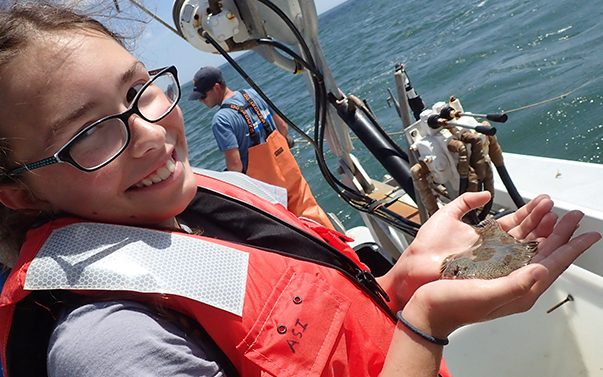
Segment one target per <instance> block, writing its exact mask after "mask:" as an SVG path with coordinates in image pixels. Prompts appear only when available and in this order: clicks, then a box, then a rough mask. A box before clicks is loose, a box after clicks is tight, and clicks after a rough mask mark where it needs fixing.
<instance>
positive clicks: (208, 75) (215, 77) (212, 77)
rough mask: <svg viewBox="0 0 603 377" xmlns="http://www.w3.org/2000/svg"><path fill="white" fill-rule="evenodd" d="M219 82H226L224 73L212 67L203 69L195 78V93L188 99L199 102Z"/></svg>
mask: <svg viewBox="0 0 603 377" xmlns="http://www.w3.org/2000/svg"><path fill="white" fill-rule="evenodd" d="M218 82H224V79H223V78H222V71H220V70H219V69H218V68H216V67H211V66H207V67H201V68H200V69H199V70H198V71H197V73H195V76H194V77H193V92H192V93H191V94H190V95H189V96H188V99H189V100H190V101H198V100H199V99H200V98H201V96H202V94H203V93H205V92H207V91H209V90H210V89H211V88H213V86H214V85H215V84H216V83H218Z"/></svg>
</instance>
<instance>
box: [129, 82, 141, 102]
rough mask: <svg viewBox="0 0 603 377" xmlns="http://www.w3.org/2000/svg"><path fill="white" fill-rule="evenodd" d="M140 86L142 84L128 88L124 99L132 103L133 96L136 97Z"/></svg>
mask: <svg viewBox="0 0 603 377" xmlns="http://www.w3.org/2000/svg"><path fill="white" fill-rule="evenodd" d="M142 87H143V84H138V85H134V86H133V87H131V88H130V89H128V93H126V101H128V103H132V101H134V98H135V97H136V95H137V94H138V92H140V89H142Z"/></svg>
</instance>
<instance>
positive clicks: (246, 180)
mask: <svg viewBox="0 0 603 377" xmlns="http://www.w3.org/2000/svg"><path fill="white" fill-rule="evenodd" d="M193 171H195V172H196V173H199V174H202V175H205V176H208V177H211V178H214V179H217V180H219V181H222V182H226V183H230V184H231V185H234V186H237V187H239V188H242V189H243V190H245V191H249V192H250V193H252V194H254V195H257V196H259V197H260V198H262V199H264V200H267V201H269V202H270V203H272V204H282V205H283V206H284V207H285V208H287V189H285V188H283V187H279V186H274V185H271V184H269V183H266V182H262V181H258V180H257V179H255V178H251V177H250V176H248V175H246V174H243V173H239V172H235V171H213V170H205V169H201V168H193Z"/></svg>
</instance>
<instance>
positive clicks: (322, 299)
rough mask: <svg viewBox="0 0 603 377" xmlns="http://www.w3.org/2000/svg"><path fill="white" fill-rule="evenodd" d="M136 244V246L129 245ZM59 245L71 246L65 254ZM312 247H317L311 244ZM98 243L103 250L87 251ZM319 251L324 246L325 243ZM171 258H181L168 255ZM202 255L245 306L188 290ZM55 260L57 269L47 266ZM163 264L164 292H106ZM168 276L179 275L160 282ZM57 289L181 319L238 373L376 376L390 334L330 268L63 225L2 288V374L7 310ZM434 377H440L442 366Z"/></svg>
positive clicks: (367, 300) (241, 195) (238, 195)
mask: <svg viewBox="0 0 603 377" xmlns="http://www.w3.org/2000/svg"><path fill="white" fill-rule="evenodd" d="M198 181H199V183H200V184H201V185H202V186H203V187H204V188H205V189H209V190H217V192H218V193H219V194H220V195H225V196H227V197H231V198H233V199H237V200H242V202H241V203H252V205H253V206H254V207H255V208H258V209H259V210H260V211H266V213H267V214H270V215H273V216H275V217H276V216H279V215H282V218H283V219H287V220H288V221H287V222H288V223H289V225H290V226H291V227H295V228H296V229H297V230H298V231H300V232H303V233H305V234H307V235H308V236H309V237H311V238H314V237H317V234H318V233H315V232H314V231H312V230H310V229H308V228H307V227H306V225H305V224H304V223H303V222H300V221H298V220H296V219H295V218H294V217H292V216H290V215H288V214H287V211H285V210H284V209H283V207H282V206H279V205H274V204H271V203H269V202H267V201H264V200H261V199H260V198H258V197H257V196H255V195H254V194H251V193H249V192H247V191H243V190H241V189H240V188H238V187H236V186H233V185H229V184H226V183H224V182H221V181H219V180H217V179H215V178H211V177H207V176H198ZM245 201H248V202H245ZM323 231H324V230H323ZM329 234H331V238H332V239H331V240H330V241H331V242H332V243H335V244H336V243H337V242H338V241H337V237H335V236H334V235H333V233H332V232H329ZM120 235H127V236H126V237H120ZM101 240H102V241H103V242H101ZM134 241H137V242H138V243H137V244H132V242H134ZM141 241H142V242H141ZM65 242H67V243H68V244H69V245H70V247H69V250H68V251H67V252H65V250H64V249H65V248H64V245H65ZM316 242H322V241H320V240H319V239H318V238H316ZM339 242H341V243H342V244H343V245H345V243H344V242H342V241H341V240H339ZM99 244H100V245H110V246H109V247H106V246H101V247H100V248H99V247H97V246H94V245H99ZM91 245H92V246H91ZM130 245H134V246H132V247H129V246H130ZM182 245H184V246H182ZM191 245H193V247H191ZM323 248H324V249H325V250H326V249H330V248H329V247H328V246H326V245H323ZM183 249H185V251H182V250H183ZM341 249H342V251H343V252H344V253H349V252H350V250H351V249H349V247H346V246H341ZM121 252H125V253H126V254H127V256H128V258H127V259H126V260H128V261H130V262H129V263H131V265H128V268H127V270H126V271H127V272H124V269H123V268H122V267H123V265H120V262H119V260H116V261H112V260H111V259H110V258H112V257H115V256H119V255H121V254H120V253H121ZM141 252H142V253H143V254H144V256H145V258H140V259H136V258H135V254H136V253H141ZM325 252H326V251H325ZM128 253H129V254H128ZM172 253H176V254H175V255H177V256H179V257H177V258H170V255H172ZM208 255H210V257H209V259H207V260H204V261H203V264H205V263H211V265H212V266H215V267H216V268H220V267H221V268H222V270H220V271H224V273H231V271H233V270H234V271H239V273H238V274H237V273H233V274H234V275H233V278H232V279H230V278H229V279H228V281H234V282H238V283H233V285H237V284H238V286H239V288H241V287H242V292H243V297H244V300H241V299H240V297H239V299H235V298H236V297H234V296H236V294H233V298H232V300H228V297H230V296H227V297H226V300H224V298H222V300H217V301H218V303H216V302H215V300H214V299H213V298H215V297H216V295H218V293H220V291H221V290H223V289H225V288H224V284H223V282H218V284H215V289H214V290H212V289H209V292H205V293H207V294H206V295H205V296H204V295H203V294H201V295H200V296H199V295H197V294H195V293H190V292H198V291H201V292H203V290H204V289H206V287H207V285H208V284H209V285H211V281H210V283H205V282H204V283H203V285H202V286H200V287H199V286H195V284H196V280H197V279H196V275H195V271H194V270H193V271H191V270H190V269H191V265H194V264H192V263H191V261H193V259H194V258H196V256H198V257H199V258H205V257H207V256H208ZM211 255H213V256H214V259H212V257H211ZM150 256H153V257H156V258H158V259H157V262H158V263H157V264H154V265H152V266H151V267H149V266H147V265H143V264H144V263H146V262H147V260H148V259H153V258H150ZM180 256H181V258H182V260H181V258H180ZM350 256H352V257H353V255H350ZM59 257H60V258H59ZM70 258H75V259H70ZM215 258H217V259H215ZM227 258H231V259H227ZM55 260H61V261H62V263H61V265H60V266H58V265H56V266H55V267H56V268H53V263H54V262H53V261H55ZM70 260H71V262H69V261H70ZM99 260H100V261H102V262H104V264H105V265H107V266H109V270H111V273H112V274H113V275H111V276H113V277H114V278H115V279H113V280H111V279H101V280H100V281H99V280H98V279H97V280H94V279H92V280H86V279H87V278H86V271H95V270H94V268H97V267H96V266H97V265H96V264H95V263H94V262H97V261H99ZM166 265H169V266H172V267H174V268H176V269H177V271H182V274H181V275H182V276H183V280H178V281H177V282H176V283H173V282H171V283H166V284H165V285H164V286H161V285H159V286H157V285H155V286H153V284H146V283H142V281H144V279H143V280H141V279H138V280H137V279H134V281H132V282H126V283H120V284H122V285H120V286H118V287H117V288H116V287H115V286H112V285H111V281H113V282H115V281H122V280H120V279H122V278H123V281H127V278H128V276H130V277H131V276H132V271H139V270H140V271H146V270H148V269H149V268H151V269H155V270H157V269H159V270H160V269H162V268H163V266H166ZM82 266H86V267H85V268H83V269H82ZM112 266H113V267H114V268H113V267H112ZM225 266H226V268H224V267H225ZM233 266H238V267H236V268H235V267H233ZM242 266H245V269H244V274H241V271H243V270H241V268H242ZM267 266H269V268H267ZM155 270H153V272H161V271H155ZM358 270H359V271H362V268H359V269H358ZM185 271H186V273H185ZM61 274H66V276H65V279H63V280H61V278H60V276H61ZM151 275H153V276H156V275H157V276H161V274H151ZM174 275H178V274H170V275H169V276H170V277H168V278H166V279H167V280H169V279H170V278H171V277H173V276H174ZM243 275H244V277H245V279H244V280H243V282H242V283H241V279H240V278H241V276H243ZM91 276H98V275H95V274H91ZM166 276H167V275H166ZM47 278H49V280H48V281H46V280H45V279H47ZM176 278H178V276H176ZM216 278H220V276H217V277H216ZM210 280H211V277H210ZM74 282H75V283H74ZM77 282H80V283H81V285H80V286H78V283H77ZM241 284H242V285H241ZM227 288H229V289H230V288H232V287H227ZM56 289H60V290H69V291H72V292H77V293H78V294H80V295H83V296H91V297H96V296H98V297H100V298H101V299H132V300H137V301H141V302H145V303H149V304H152V305H154V304H159V305H162V306H163V307H167V308H170V309H172V310H175V311H178V312H181V313H183V314H185V315H187V316H189V317H190V318H192V319H194V320H196V321H197V322H198V323H199V324H200V325H201V326H202V327H203V328H204V329H205V330H206V331H207V332H208V334H209V335H210V336H211V338H212V339H213V340H214V341H215V342H216V344H217V345H218V346H219V348H220V349H221V350H222V351H223V352H224V353H225V354H226V356H227V357H228V358H229V360H230V361H231V362H232V363H233V365H234V366H235V368H236V369H237V371H238V372H239V374H240V375H242V376H298V375H308V376H359V377H360V376H377V375H378V374H379V372H380V370H381V367H382V365H383V362H384V358H385V354H386V353H387V350H388V347H389V343H390V340H391V336H392V333H393V330H394V328H395V322H394V320H393V318H392V316H391V313H389V312H388V311H387V310H386V309H384V308H383V307H382V306H380V305H378V304H376V301H375V298H374V295H371V294H370V292H368V291H367V290H366V289H359V283H358V281H355V280H354V279H351V278H349V276H346V274H344V273H343V272H342V271H340V270H339V269H337V268H332V267H327V266H323V265H320V264H317V263H314V262H312V261H309V260H302V259H299V258H292V257H289V256H283V255H280V254H279V253H278V252H272V251H266V250H261V249H258V248H254V247H249V246H245V245H241V244H235V243H230V242H226V241H222V240H218V239H214V238H208V237H203V236H196V235H188V234H182V233H171V232H165V231H158V230H149V229H143V228H137V227H125V226H120V225H111V224H98V223H88V222H81V220H78V219H67V218H63V219H58V220H54V221H51V222H49V223H46V224H44V225H42V226H40V227H38V228H35V229H32V230H31V231H30V232H29V233H28V236H27V239H26V242H25V244H24V245H23V248H22V251H21V254H20V257H19V261H18V262H17V264H16V266H15V267H14V268H13V270H12V272H11V275H10V276H9V278H8V280H7V282H6V285H5V287H4V289H3V292H2V296H1V298H0V318H2V319H3V320H2V321H0V346H1V351H2V363H3V367H4V371H5V372H4V373H5V376H8V375H9V374H8V373H10V369H8V368H10V367H11V365H10V364H8V365H7V350H9V349H10V346H11V344H9V339H10V340H11V342H15V341H18V339H13V337H11V336H10V335H11V328H12V325H13V314H14V313H15V309H16V308H17V306H18V305H19V304H20V303H21V302H25V301H26V300H27V299H28V296H30V295H31V294H32V293H33V292H36V291H44V290H56ZM233 289H234V290H233V291H229V292H237V290H236V289H237V287H234V288H233ZM222 293H223V292H222ZM218 296H219V295H218ZM22 341H25V342H27V340H26V339H24V340H22ZM442 375H444V376H448V374H447V371H446V370H445V366H443V370H442Z"/></svg>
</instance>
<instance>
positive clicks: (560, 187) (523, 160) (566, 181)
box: [494, 153, 603, 297]
mask: <svg viewBox="0 0 603 377" xmlns="http://www.w3.org/2000/svg"><path fill="white" fill-rule="evenodd" d="M504 159H505V166H506V168H507V171H508V172H509V175H510V176H511V179H512V180H513V182H514V183H515V186H516V187H517V190H518V191H519V194H520V195H521V196H522V197H523V198H524V199H526V200H529V199H532V198H534V197H535V196H537V195H539V194H549V195H550V196H551V198H552V199H553V200H554V202H555V212H556V213H557V214H559V215H563V214H564V213H566V212H568V211H571V210H580V211H582V212H583V213H584V219H583V220H582V222H581V223H580V229H578V231H577V233H585V232H590V231H596V232H601V231H603V195H601V183H602V182H603V165H601V164H590V163H585V162H577V161H569V160H559V159H553V158H546V157H536V156H528V155H519V154H513V153H504ZM494 176H495V184H494V185H495V191H496V192H495V195H494V200H495V203H496V204H497V205H500V206H502V207H507V208H514V205H513V202H512V201H511V199H510V197H509V195H508V194H507V192H506V189H505V187H504V185H503V184H502V182H501V181H500V178H499V177H498V175H497V174H494ZM602 252H603V245H602V244H601V242H599V243H598V244H595V246H594V247H592V248H591V249H590V250H589V251H588V252H587V253H586V254H584V255H582V256H581V257H580V258H578V260H576V262H575V264H576V265H578V266H580V267H582V268H585V269H587V270H589V271H591V272H594V273H595V274H598V275H601V276H603V255H602V254H601V253H602ZM602 297H603V296H602Z"/></svg>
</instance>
